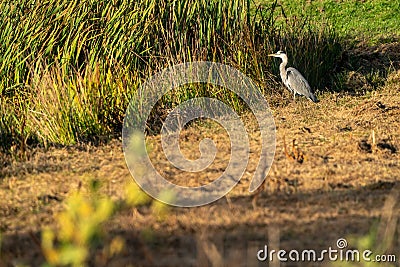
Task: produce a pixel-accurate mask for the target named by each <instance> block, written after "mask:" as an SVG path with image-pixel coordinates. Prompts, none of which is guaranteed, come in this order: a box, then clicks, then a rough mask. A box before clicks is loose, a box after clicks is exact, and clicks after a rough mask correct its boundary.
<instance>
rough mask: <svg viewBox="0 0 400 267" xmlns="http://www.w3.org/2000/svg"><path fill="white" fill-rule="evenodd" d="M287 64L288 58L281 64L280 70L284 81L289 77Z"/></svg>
mask: <svg viewBox="0 0 400 267" xmlns="http://www.w3.org/2000/svg"><path fill="white" fill-rule="evenodd" d="M286 64H287V60H283V61H282V63H281V64H280V65H279V71H280V73H281V77H282V79H283V80H284V81H286V79H287V73H286Z"/></svg>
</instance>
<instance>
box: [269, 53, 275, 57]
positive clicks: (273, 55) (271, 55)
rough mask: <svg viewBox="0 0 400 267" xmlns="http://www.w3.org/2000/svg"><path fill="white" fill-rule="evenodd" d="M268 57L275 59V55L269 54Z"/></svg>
mask: <svg viewBox="0 0 400 267" xmlns="http://www.w3.org/2000/svg"><path fill="white" fill-rule="evenodd" d="M268 56H269V57H276V54H269V55H268Z"/></svg>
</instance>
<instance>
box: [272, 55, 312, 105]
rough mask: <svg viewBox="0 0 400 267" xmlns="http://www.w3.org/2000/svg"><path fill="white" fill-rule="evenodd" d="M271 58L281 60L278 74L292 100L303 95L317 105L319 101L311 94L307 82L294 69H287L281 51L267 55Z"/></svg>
mask: <svg viewBox="0 0 400 267" xmlns="http://www.w3.org/2000/svg"><path fill="white" fill-rule="evenodd" d="M268 56H271V57H279V58H281V59H282V63H281V64H280V65H279V72H280V75H281V78H282V81H283V84H285V86H286V87H287V88H288V89H289V91H290V92H292V93H293V98H294V99H296V94H298V95H303V96H305V97H307V98H308V99H310V100H311V101H313V102H315V103H317V102H318V101H319V100H318V99H317V97H316V96H315V95H314V94H313V92H312V90H311V87H310V85H309V84H308V82H307V80H306V79H305V78H304V77H303V75H301V73H300V72H299V71H298V70H296V69H295V68H291V67H290V68H287V69H286V65H287V63H288V58H287V56H286V54H285V53H284V52H282V51H278V52H276V53H275V54H269V55H268Z"/></svg>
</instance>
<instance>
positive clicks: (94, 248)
mask: <svg viewBox="0 0 400 267" xmlns="http://www.w3.org/2000/svg"><path fill="white" fill-rule="evenodd" d="M90 187H91V193H90V194H84V193H82V192H75V193H73V194H72V195H70V196H69V197H68V198H67V199H66V200H65V210H63V211H62V212H60V213H59V214H57V215H56V224H57V230H54V229H50V228H46V229H44V230H43V231H42V244H41V245H42V251H43V254H44V257H45V259H46V266H59V265H71V266H85V265H87V264H88V262H89V261H90V262H93V261H96V257H95V255H97V254H98V253H101V254H102V257H101V260H102V264H103V265H104V263H107V261H108V260H110V259H111V258H112V257H114V256H116V255H118V254H119V253H120V252H121V251H122V250H123V249H124V246H125V241H124V239H123V238H122V237H120V236H116V237H113V238H111V240H110V241H108V243H107V241H106V240H109V237H108V236H107V235H106V234H105V228H104V227H105V224H106V223H107V222H108V221H110V219H111V218H112V215H113V214H115V213H116V212H118V211H119V210H120V209H121V208H123V207H128V208H129V207H133V208H136V207H138V206H141V205H147V204H150V203H151V210H152V213H153V214H154V216H155V217H156V219H158V220H161V219H165V217H166V216H167V215H168V211H169V207H168V206H167V205H166V204H164V203H162V202H160V201H158V200H153V199H152V198H150V197H149V196H148V195H147V194H146V193H145V192H143V191H142V190H141V189H140V187H139V186H138V185H137V184H136V183H134V182H133V181H132V180H131V181H130V182H129V183H127V184H126V186H125V195H124V197H123V199H122V203H123V205H121V203H120V201H121V200H120V201H114V200H112V199H111V198H110V197H108V196H106V195H102V194H100V193H99V190H100V188H101V183H100V182H99V181H97V180H93V181H91V183H90ZM173 197H174V195H173V194H172V193H171V192H168V191H165V192H162V193H161V194H160V196H159V199H160V200H162V201H170V200H171V199H173ZM146 231H147V232H146ZM151 233H152V230H151V229H146V230H145V231H144V233H143V234H144V235H146V234H147V235H149V234H150V235H151ZM0 241H1V235H0ZM0 248H1V247H0ZM99 248H102V250H101V251H100V250H99Z"/></svg>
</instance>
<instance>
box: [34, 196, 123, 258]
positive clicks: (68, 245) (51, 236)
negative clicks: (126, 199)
mask: <svg viewBox="0 0 400 267" xmlns="http://www.w3.org/2000/svg"><path fill="white" fill-rule="evenodd" d="M114 206H115V205H114V203H113V201H112V200H111V199H110V198H108V197H98V196H94V195H92V196H84V195H83V194H82V193H79V192H78V193H75V194H73V195H72V196H70V197H69V198H68V199H67V200H66V209H65V210H64V211H63V212H61V213H60V214H58V215H57V217H56V222H57V224H58V226H59V229H58V231H54V230H50V229H45V230H43V232H42V250H43V253H44V256H45V258H46V260H47V263H48V265H50V266H55V265H72V266H82V265H83V264H84V263H86V262H87V260H88V258H89V255H90V251H91V248H92V247H94V246H95V245H96V243H97V242H99V241H100V239H101V237H102V235H103V226H102V225H103V223H104V222H106V221H107V220H108V219H110V217H111V215H112V213H113V210H114ZM111 244H112V245H111V248H110V251H111V252H112V253H115V252H118V251H119V250H121V249H122V247H123V241H122V240H121V238H118V237H116V238H114V240H113V241H112V242H111Z"/></svg>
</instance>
